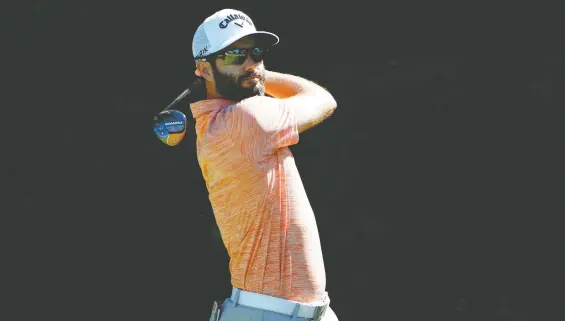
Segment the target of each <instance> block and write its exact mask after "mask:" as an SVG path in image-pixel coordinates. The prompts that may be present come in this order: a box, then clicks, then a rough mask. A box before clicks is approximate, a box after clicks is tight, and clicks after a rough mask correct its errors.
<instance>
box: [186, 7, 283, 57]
mask: <svg viewBox="0 0 565 321" xmlns="http://www.w3.org/2000/svg"><path fill="white" fill-rule="evenodd" d="M249 35H256V36H257V37H259V39H260V41H261V42H264V43H265V44H266V45H268V46H274V45H276V44H277V43H278V42H279V37H278V36H277V35H275V34H273V33H270V32H266V31H257V29H255V25H254V24H253V21H251V19H250V18H249V16H247V15H246V14H245V13H243V12H241V11H238V10H234V9H223V10H220V11H218V12H216V13H214V14H213V15H211V16H209V17H208V18H206V20H204V22H202V24H201V25H200V26H199V27H198V29H196V33H194V38H193V40H192V55H193V56H194V59H200V58H205V57H206V56H209V55H211V54H213V53H216V52H218V51H220V50H222V49H224V48H226V47H227V46H229V45H231V44H232V43H234V42H235V41H237V40H239V39H241V38H243V37H245V36H249Z"/></svg>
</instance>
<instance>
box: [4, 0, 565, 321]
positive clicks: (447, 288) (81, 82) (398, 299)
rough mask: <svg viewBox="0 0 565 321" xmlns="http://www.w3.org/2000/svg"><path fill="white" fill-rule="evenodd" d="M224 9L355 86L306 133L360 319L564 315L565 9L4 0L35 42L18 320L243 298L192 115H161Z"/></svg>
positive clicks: (10, 260)
mask: <svg viewBox="0 0 565 321" xmlns="http://www.w3.org/2000/svg"><path fill="white" fill-rule="evenodd" d="M222 8H234V9H239V10H242V11H244V12H245V13H247V14H248V15H249V16H250V17H251V18H252V19H253V20H254V22H255V24H256V25H257V26H258V28H259V29H265V30H269V31H271V32H274V33H276V34H277V35H279V36H280V38H281V42H280V44H279V45H277V47H276V49H275V50H272V52H271V54H270V56H269V57H268V58H267V60H266V66H267V68H269V69H273V70H277V71H281V72H287V73H292V74H297V75H300V76H303V77H306V78H308V79H311V80H314V81H316V82H318V83H320V84H321V85H322V86H324V87H326V88H327V89H328V90H329V91H330V92H331V93H332V94H333V95H334V97H335V99H336V100H337V102H338V110H337V111H336V112H335V114H334V115H333V116H332V117H331V118H330V119H329V120H327V121H326V122H325V123H324V124H322V125H320V126H319V127H316V128H315V129H312V130H311V131H309V132H306V133H304V134H303V135H302V136H301V139H300V143H299V144H298V145H297V146H295V147H293V148H292V150H293V152H294V154H295V157H296V162H297V165H298V168H299V170H300V172H301V175H302V178H303V181H304V184H305V187H306V190H307V192H308V195H309V198H310V201H311V204H312V206H313V208H314V211H315V213H316V216H317V221H318V226H319V230H320V234H321V239H322V244H323V250H324V257H325V264H326V269H327V283H328V286H327V290H328V291H329V293H330V296H331V298H332V307H333V308H334V310H335V311H336V313H337V315H338V316H339V318H340V320H367V321H369V320H383V321H384V320H389V321H397V320H513V321H514V320H516V321H517V320H557V319H558V317H557V314H556V313H557V309H556V308H557V305H558V301H560V300H559V296H557V295H556V292H555V289H556V285H557V284H558V283H559V282H558V280H559V279H558V277H557V276H556V273H557V272H558V263H559V261H558V259H556V256H555V253H556V251H557V250H558V249H559V245H558V239H557V236H558V228H559V226H558V224H556V223H557V222H558V221H557V220H556V218H557V215H556V214H557V213H558V206H559V197H560V189H559V179H560V176H559V175H560V171H559V165H560V154H559V153H560V148H559V145H560V136H559V135H560V131H559V125H560V122H561V120H560V118H559V117H558V116H557V115H558V113H557V111H558V109H559V108H562V106H563V100H562V96H561V95H562V92H563V88H564V87H563V82H562V78H561V75H562V70H561V68H562V60H563V58H562V55H563V49H562V48H561V47H560V46H561V45H562V42H563V37H562V33H560V32H559V30H561V29H560V27H561V26H560V24H561V22H560V20H561V19H562V18H561V14H560V12H561V11H560V10H558V9H557V7H555V8H554V7H549V6H545V5H544V4H543V3H541V2H537V3H535V4H534V3H533V2H530V3H525V2H504V3H503V2H488V3H487V2H475V1H473V2H470V1H468V2H465V3H463V2H462V3H456V2H447V1H445V2H439V1H434V2H423V1H421V2H382V1H375V2H369V1H341V2H335V1H331V0H328V1H318V0H316V1H306V0H304V1H276V2H275V1H270V0H265V1H253V2H251V1H187V0H184V1H147V0H140V1H133V0H130V1H105V0H104V1H102V0H99V1H94V0H92V1H86V0H82V1H79V0H74V1H39V0H36V1H20V2H13V3H8V2H5V3H4V4H3V5H2V11H3V12H2V13H3V14H4V19H3V23H4V22H14V24H13V26H12V25H6V24H3V34H4V35H5V37H4V40H5V44H7V45H6V46H5V48H6V49H14V48H17V49H21V50H14V51H11V50H5V51H4V54H6V56H5V59H3V62H4V63H5V64H6V66H5V67H6V68H5V69H4V70H5V73H4V75H7V76H9V79H10V82H9V83H10V86H8V87H4V88H7V89H8V90H6V92H5V97H10V98H12V97H13V98H17V100H12V101H11V103H10V104H9V105H8V104H7V105H6V106H5V111H6V112H7V114H6V115H11V113H14V114H15V115H14V116H13V117H12V116H10V117H8V116H5V120H4V122H5V123H6V122H10V123H9V124H8V125H13V127H14V128H12V127H10V126H9V128H11V129H10V130H11V133H10V134H9V136H7V138H8V139H6V140H7V142H6V144H7V146H8V148H13V151H11V152H10V153H9V154H8V153H6V154H5V157H4V161H5V162H6V163H5V164H7V165H6V166H5V169H7V171H6V174H5V175H6V176H5V177H6V178H7V179H6V180H4V181H5V182H7V183H8V184H9V185H10V188H9V190H10V191H11V192H12V193H11V194H5V202H4V203H5V204H6V207H5V208H6V209H7V210H6V213H5V214H6V215H3V218H4V219H7V220H6V224H3V227H4V228H6V229H7V230H8V231H7V232H8V233H4V236H5V237H6V239H5V242H4V244H5V245H7V247H6V251H4V258H5V259H4V260H3V264H2V265H4V267H5V268H7V270H6V271H7V272H6V273H5V274H4V275H5V276H6V280H7V281H6V282H4V286H2V287H3V288H4V290H5V292H6V294H7V296H6V300H4V302H3V305H4V306H5V307H6V309H4V308H3V310H4V313H8V314H10V317H9V318H6V319H5V320H206V318H207V317H208V315H209V311H210V307H211V304H212V301H213V300H221V299H223V298H224V297H226V296H227V295H229V293H230V291H231V286H230V283H229V274H228V270H227V269H228V266H227V264H228V258H227V255H226V252H225V249H224V247H223V244H222V243H221V239H220V237H219V232H218V229H217V227H216V225H215V221H214V218H213V214H212V211H211V208H210V205H209V202H208V199H207V192H206V189H205V184H204V181H203V179H202V177H201V173H200V168H199V167H198V164H197V162H196V157H195V144H194V140H195V135H194V132H193V130H191V129H192V122H190V128H189V131H188V133H187V136H186V137H185V140H184V141H183V143H182V144H181V145H180V146H177V147H174V148H171V147H168V146H166V145H165V144H163V143H161V142H159V141H158V139H157V138H156V137H155V135H154V134H153V132H152V130H151V116H152V115H153V114H154V113H156V112H157V111H159V110H160V109H162V108H163V107H165V106H166V105H167V104H168V103H169V102H170V101H172V100H173V99H174V98H175V97H176V96H177V95H178V94H179V93H180V92H181V91H182V90H184V88H186V86H187V85H188V84H189V83H191V82H192V81H193V80H194V75H193V67H194V64H193V62H192V51H191V42H192V35H193V33H194V31H195V30H196V28H197V27H198V25H199V24H200V23H201V22H202V21H203V20H204V18H206V17H207V16H208V15H210V14H212V13H213V12H215V11H217V10H220V9H222ZM12 95H13V96H12ZM179 109H181V110H183V111H185V112H186V113H187V115H188V116H189V117H190V113H189V112H188V109H187V104H186V102H184V103H183V106H179ZM8 155H9V156H8ZM14 192H15V193H14Z"/></svg>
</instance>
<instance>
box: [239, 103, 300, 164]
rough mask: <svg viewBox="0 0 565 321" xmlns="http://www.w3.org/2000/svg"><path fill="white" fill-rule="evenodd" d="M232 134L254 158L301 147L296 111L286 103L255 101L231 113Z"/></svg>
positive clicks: (240, 105) (242, 104) (242, 105)
mask: <svg viewBox="0 0 565 321" xmlns="http://www.w3.org/2000/svg"><path fill="white" fill-rule="evenodd" d="M229 118H230V123H231V128H230V131H231V134H232V137H234V138H235V139H236V140H237V141H238V143H239V144H241V147H242V149H243V150H244V151H246V152H248V153H250V154H251V155H252V156H254V157H259V158H260V157H261V156H265V155H270V154H273V153H274V152H275V151H276V150H277V149H279V148H282V147H287V146H291V145H294V144H296V143H298V138H299V137H298V125H297V123H296V119H295V115H294V111H293V109H292V108H291V107H290V106H288V105H286V104H285V103H284V101H283V100H280V99H276V98H270V97H253V98H250V99H246V100H243V101H241V102H240V103H238V104H235V105H233V107H231V110H230V115H229Z"/></svg>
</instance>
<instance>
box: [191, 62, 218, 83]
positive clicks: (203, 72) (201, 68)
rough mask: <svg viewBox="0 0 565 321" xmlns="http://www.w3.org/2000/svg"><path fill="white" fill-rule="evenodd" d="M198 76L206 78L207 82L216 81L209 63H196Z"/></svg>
mask: <svg viewBox="0 0 565 321" xmlns="http://www.w3.org/2000/svg"><path fill="white" fill-rule="evenodd" d="M195 73H196V75H198V76H200V77H202V78H204V79H205V80H207V81H213V80H214V72H213V70H212V66H211V65H210V63H209V62H207V61H206V62H204V61H199V62H197V63H196V72H195Z"/></svg>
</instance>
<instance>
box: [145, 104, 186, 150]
mask: <svg viewBox="0 0 565 321" xmlns="http://www.w3.org/2000/svg"><path fill="white" fill-rule="evenodd" d="M153 131H155V134H156V135H157V137H158V138H159V140H160V141H162V142H163V143H165V144H167V145H169V146H176V145H178V144H179V143H180V142H181V141H182V139H183V138H184V135H185V134H186V116H185V115H184V114H183V113H182V112H180V111H178V110H174V109H168V110H164V111H162V112H160V113H159V114H157V115H156V116H154V117H153Z"/></svg>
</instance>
